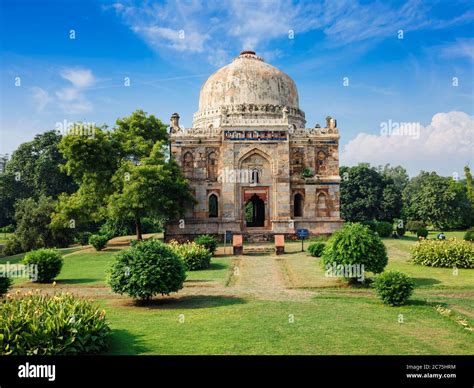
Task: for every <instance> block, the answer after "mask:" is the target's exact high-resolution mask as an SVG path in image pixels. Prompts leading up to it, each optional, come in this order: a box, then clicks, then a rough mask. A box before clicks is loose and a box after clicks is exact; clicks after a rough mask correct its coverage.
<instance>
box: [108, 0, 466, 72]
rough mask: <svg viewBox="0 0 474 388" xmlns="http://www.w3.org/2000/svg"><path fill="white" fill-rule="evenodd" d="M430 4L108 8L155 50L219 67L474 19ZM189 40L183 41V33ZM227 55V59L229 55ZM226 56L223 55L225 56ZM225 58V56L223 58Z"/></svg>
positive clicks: (281, 2) (241, 2)
mask: <svg viewBox="0 0 474 388" xmlns="http://www.w3.org/2000/svg"><path fill="white" fill-rule="evenodd" d="M431 6H432V5H430V4H429V3H423V2H420V1H418V0H409V1H407V2H406V3H405V4H403V5H402V6H397V5H393V4H390V3H386V2H378V1H374V2H371V3H366V2H364V3H358V2H354V1H353V0H340V1H328V2H325V3H323V4H315V3H314V2H312V1H296V2H295V1H285V0H273V1H258V2H254V1H248V0H233V1H229V2H227V1H224V2H222V1H218V0H209V1H205V2H201V1H197V0H196V1H189V2H185V3H183V2H180V1H168V2H165V3H151V2H145V3H142V4H139V5H136V3H133V2H130V1H123V2H118V3H115V4H113V5H112V6H108V7H104V9H105V10H113V11H114V12H116V13H117V14H118V15H119V16H120V17H121V18H122V20H123V21H124V23H125V24H126V25H128V26H129V27H130V28H131V29H132V30H133V31H134V32H135V33H137V34H138V35H139V36H140V37H141V38H142V39H143V40H144V41H145V42H146V43H147V44H148V45H149V46H150V47H152V48H153V49H155V50H157V51H160V50H161V49H163V48H168V49H172V50H176V51H181V52H185V51H188V52H190V53H204V54H206V58H207V60H208V61H209V62H211V63H214V64H215V63H218V62H219V61H218V60H216V59H215V56H214V53H219V52H222V51H226V52H227V53H228V54H229V53H233V55H235V52H236V51H238V50H240V49H255V50H258V51H260V52H261V51H263V50H265V49H268V47H266V46H267V45H268V43H269V42H271V41H272V40H274V39H282V38H286V37H288V34H289V31H290V30H292V31H294V34H295V36H296V37H297V36H298V34H303V33H306V32H308V31H312V30H320V31H321V32H322V33H323V34H324V35H325V37H326V39H325V40H324V41H322V42H321V43H322V44H325V45H326V46H331V47H336V46H344V45H346V46H347V45H349V44H353V43H356V42H369V41H379V40H381V39H385V38H387V37H390V36H392V37H395V36H396V34H397V31H398V30H399V29H403V30H404V31H405V32H408V31H414V30H419V29H441V28H447V27H449V26H452V25H455V24H462V23H466V22H469V21H470V20H473V19H474V13H473V12H466V13H464V14H461V15H459V16H457V17H450V18H447V19H437V18H435V17H433V15H432V14H431V13H430V7H431ZM181 30H182V31H184V32H185V38H184V39H180V38H179V31H181ZM228 54H227V55H228ZM220 55H221V54H220ZM221 56H222V55H221Z"/></svg>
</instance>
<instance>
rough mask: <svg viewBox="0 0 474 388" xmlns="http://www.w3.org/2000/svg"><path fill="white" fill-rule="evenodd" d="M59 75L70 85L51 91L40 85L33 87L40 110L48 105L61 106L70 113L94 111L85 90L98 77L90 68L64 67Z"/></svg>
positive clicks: (62, 109) (37, 107)
mask: <svg viewBox="0 0 474 388" xmlns="http://www.w3.org/2000/svg"><path fill="white" fill-rule="evenodd" d="M59 76H60V77H61V78H63V79H64V80H66V81H68V82H69V83H70V85H69V86H67V87H64V88H61V89H58V90H56V91H53V92H49V91H47V90H45V89H43V88H40V87H38V86H35V87H33V88H32V89H31V90H32V97H33V100H34V101H35V103H36V109H37V110H38V111H39V112H42V111H44V110H45V108H46V107H47V106H49V107H51V108H52V109H56V108H59V110H60V111H62V112H64V113H68V114H78V113H87V112H90V111H92V109H93V106H92V103H91V102H90V101H89V100H88V99H87V98H86V96H85V90H86V88H88V87H91V86H93V85H94V84H95V83H96V81H97V80H96V78H95V77H94V75H93V74H92V71H91V70H90V69H82V68H64V69H62V70H61V71H60V72H59Z"/></svg>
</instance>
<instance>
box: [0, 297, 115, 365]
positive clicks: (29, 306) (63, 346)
mask: <svg viewBox="0 0 474 388" xmlns="http://www.w3.org/2000/svg"><path fill="white" fill-rule="evenodd" d="M0 303H1V306H0V352H1V354H2V355H22V356H23V355H28V356H31V355H35V356H41V355H72V354H93V353H99V352H101V351H102V350H104V349H105V348H106V347H107V342H108V341H107V340H108V337H109V335H110V332H111V331H110V328H109V326H108V325H107V322H106V320H105V311H104V310H102V311H100V310H99V309H98V308H97V307H95V305H94V304H92V303H91V302H89V301H87V300H84V299H79V298H76V297H74V296H72V295H71V294H58V295H42V294H32V293H31V291H30V292H29V293H28V294H24V295H9V296H7V298H6V299H5V300H3V301H2V302H0Z"/></svg>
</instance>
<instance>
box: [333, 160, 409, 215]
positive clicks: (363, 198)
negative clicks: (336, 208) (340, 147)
mask: <svg viewBox="0 0 474 388" xmlns="http://www.w3.org/2000/svg"><path fill="white" fill-rule="evenodd" d="M340 174H341V177H342V180H341V189H340V190H341V194H340V195H341V197H340V198H341V217H342V218H343V219H344V220H346V221H352V222H358V221H366V220H374V219H376V220H387V221H392V220H393V219H394V218H397V217H399V216H400V212H401V208H402V199H401V190H400V189H399V188H398V186H397V185H396V184H395V183H394V181H393V179H392V178H391V177H389V176H384V175H382V174H381V173H380V172H379V171H378V170H377V169H375V168H371V167H370V166H369V165H368V164H360V165H358V166H355V167H344V166H343V167H341V169H340Z"/></svg>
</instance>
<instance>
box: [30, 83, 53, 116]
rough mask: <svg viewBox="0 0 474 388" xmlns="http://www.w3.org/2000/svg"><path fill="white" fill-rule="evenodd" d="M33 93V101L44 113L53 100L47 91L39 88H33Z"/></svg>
mask: <svg viewBox="0 0 474 388" xmlns="http://www.w3.org/2000/svg"><path fill="white" fill-rule="evenodd" d="M31 91H32V92H33V100H34V101H35V103H36V109H37V110H38V111H40V112H41V111H43V110H44V108H45V107H46V105H48V103H49V102H51V100H52V98H51V97H50V96H49V93H48V92H47V91H46V90H44V89H42V88H40V87H38V86H34V87H32V88H31Z"/></svg>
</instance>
